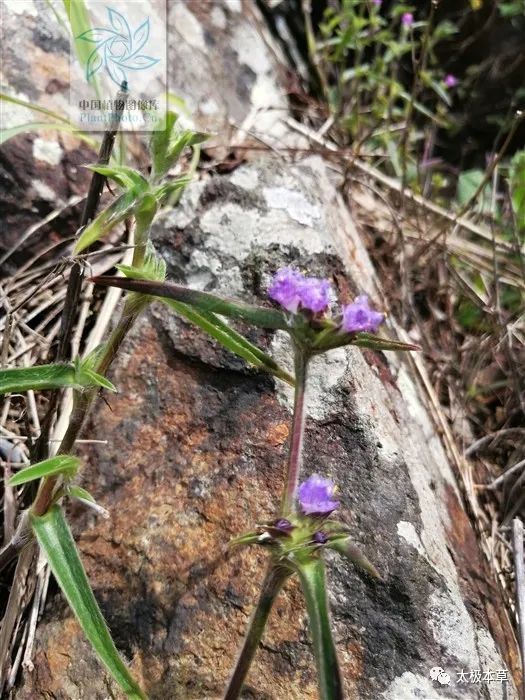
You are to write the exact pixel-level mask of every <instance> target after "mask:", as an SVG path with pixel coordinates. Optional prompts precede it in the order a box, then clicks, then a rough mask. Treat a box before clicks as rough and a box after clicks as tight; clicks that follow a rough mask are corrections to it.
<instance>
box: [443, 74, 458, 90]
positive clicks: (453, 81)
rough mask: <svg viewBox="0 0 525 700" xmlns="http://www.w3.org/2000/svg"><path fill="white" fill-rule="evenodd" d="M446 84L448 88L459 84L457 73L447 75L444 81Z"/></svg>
mask: <svg viewBox="0 0 525 700" xmlns="http://www.w3.org/2000/svg"><path fill="white" fill-rule="evenodd" d="M443 82H444V83H445V85H446V86H447V87H448V88H454V87H456V85H457V84H458V82H459V80H458V79H457V78H456V76H455V75H452V73H449V74H448V75H446V76H445V80H444V81H443Z"/></svg>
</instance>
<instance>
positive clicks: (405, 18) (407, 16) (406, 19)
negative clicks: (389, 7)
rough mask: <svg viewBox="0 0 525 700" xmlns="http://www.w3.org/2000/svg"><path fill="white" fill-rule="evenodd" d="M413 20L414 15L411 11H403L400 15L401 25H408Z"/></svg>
mask: <svg viewBox="0 0 525 700" xmlns="http://www.w3.org/2000/svg"><path fill="white" fill-rule="evenodd" d="M413 21H414V15H413V14H412V13H411V12H404V13H403V14H402V15H401V24H402V25H403V27H410V25H411V24H412V23H413Z"/></svg>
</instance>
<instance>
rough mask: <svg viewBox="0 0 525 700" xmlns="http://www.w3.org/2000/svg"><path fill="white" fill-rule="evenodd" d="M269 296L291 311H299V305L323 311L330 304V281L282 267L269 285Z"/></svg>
mask: <svg viewBox="0 0 525 700" xmlns="http://www.w3.org/2000/svg"><path fill="white" fill-rule="evenodd" d="M268 296H269V297H270V299H273V300H274V301H276V302H277V303H278V304H280V305H281V306H282V307H283V308H285V309H286V310H287V311H290V312H291V313H297V311H298V310H299V307H300V308H302V309H307V310H309V311H313V312H314V313H321V312H322V311H326V309H327V308H328V305H329V304H330V282H329V281H328V280H326V279H320V278H318V277H305V276H304V275H302V274H301V273H300V272H297V270H294V269H292V268H291V267H282V268H281V269H280V270H278V271H277V272H276V273H275V275H274V277H273V280H272V282H271V284H270V286H269V287H268Z"/></svg>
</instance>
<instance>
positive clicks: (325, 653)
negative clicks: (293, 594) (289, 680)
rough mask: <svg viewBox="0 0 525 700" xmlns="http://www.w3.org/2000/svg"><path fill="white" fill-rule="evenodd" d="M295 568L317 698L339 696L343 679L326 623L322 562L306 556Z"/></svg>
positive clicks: (330, 699)
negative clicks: (305, 615) (311, 649)
mask: <svg viewBox="0 0 525 700" xmlns="http://www.w3.org/2000/svg"><path fill="white" fill-rule="evenodd" d="M297 572H298V574H299V580H300V582H301V588H302V590H303V594H304V597H305V600H306V609H307V612H308V621H309V624H310V632H311V635H312V642H313V646H314V654H315V661H316V665H317V674H318V681H319V695H320V698H321V700H342V699H343V683H342V680H341V671H340V669H339V664H338V661H337V653H336V649H335V644H334V640H333V637H332V630H331V627H330V614H329V610H328V598H327V592H326V575H325V566H324V562H323V560H322V559H320V558H319V559H318V558H315V559H309V560H307V561H306V562H304V563H300V564H297Z"/></svg>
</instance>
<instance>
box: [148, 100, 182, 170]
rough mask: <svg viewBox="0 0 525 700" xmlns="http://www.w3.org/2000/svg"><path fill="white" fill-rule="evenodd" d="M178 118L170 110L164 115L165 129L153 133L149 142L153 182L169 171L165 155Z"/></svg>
mask: <svg viewBox="0 0 525 700" xmlns="http://www.w3.org/2000/svg"><path fill="white" fill-rule="evenodd" d="M178 118H179V116H178V115H177V114H175V112H172V111H171V110H170V111H168V112H167V113H166V122H165V128H164V129H162V130H160V129H157V130H155V131H153V133H152V135H151V140H150V153H151V162H152V168H151V177H152V179H153V180H158V179H160V178H161V177H163V176H164V175H165V174H166V172H167V171H168V170H169V168H168V166H167V153H168V148H169V143H170V139H171V134H172V132H173V129H174V127H175V124H176V122H177V120H178Z"/></svg>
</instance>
